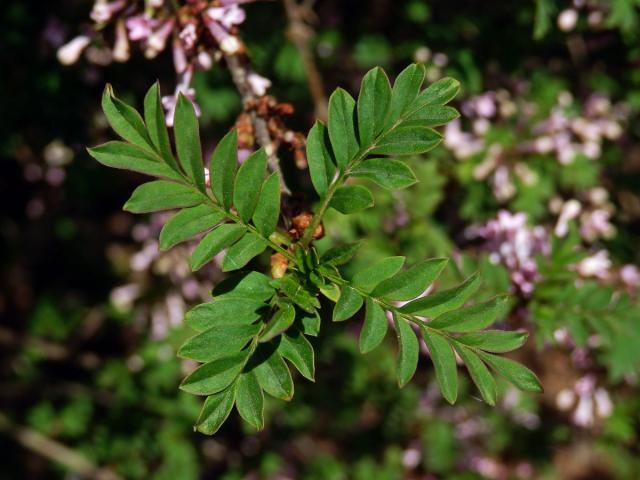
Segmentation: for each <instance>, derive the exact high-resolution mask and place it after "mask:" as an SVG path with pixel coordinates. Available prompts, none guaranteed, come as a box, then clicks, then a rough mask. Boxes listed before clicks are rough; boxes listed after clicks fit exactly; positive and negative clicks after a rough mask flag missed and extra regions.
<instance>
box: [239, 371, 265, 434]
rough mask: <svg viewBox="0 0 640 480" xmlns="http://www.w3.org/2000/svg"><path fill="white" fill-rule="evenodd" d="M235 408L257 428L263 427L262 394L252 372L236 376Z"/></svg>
mask: <svg viewBox="0 0 640 480" xmlns="http://www.w3.org/2000/svg"><path fill="white" fill-rule="evenodd" d="M237 390H238V392H237V393H236V408H237V409H238V413H239V414H240V416H241V417H242V418H243V419H244V420H245V421H246V422H247V423H249V424H250V425H252V426H254V427H255V428H257V429H258V430H261V429H263V428H264V395H263V394H262V388H260V384H259V383H258V379H257V378H256V375H255V373H254V372H245V373H243V374H242V375H240V378H238V385H237Z"/></svg>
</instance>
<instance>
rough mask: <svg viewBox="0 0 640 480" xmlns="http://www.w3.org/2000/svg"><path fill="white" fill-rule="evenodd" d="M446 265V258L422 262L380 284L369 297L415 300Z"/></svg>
mask: <svg viewBox="0 0 640 480" xmlns="http://www.w3.org/2000/svg"><path fill="white" fill-rule="evenodd" d="M446 264H447V259H446V258H432V259H430V260H424V261H423V262H420V263H418V264H417V265H414V266H413V267H411V268H409V269H408V270H404V271H402V272H400V273H398V274H397V275H395V276H393V277H391V278H389V279H387V280H385V281H383V282H382V283H380V284H379V285H378V286H377V287H376V288H374V289H373V291H372V292H371V296H373V297H384V298H390V299H391V300H396V301H406V300H411V299H413V298H416V297H417V296H418V295H420V294H421V293H423V292H424V291H425V290H426V289H427V287H428V286H429V285H431V283H432V282H433V281H434V280H435V279H436V278H438V276H439V275H440V273H441V272H442V270H443V269H444V267H445V265H446Z"/></svg>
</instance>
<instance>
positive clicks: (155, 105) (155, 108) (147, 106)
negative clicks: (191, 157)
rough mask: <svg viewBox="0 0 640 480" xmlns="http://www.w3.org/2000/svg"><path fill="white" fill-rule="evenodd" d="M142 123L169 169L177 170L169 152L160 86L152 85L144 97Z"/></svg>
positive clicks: (157, 84) (169, 146)
mask: <svg viewBox="0 0 640 480" xmlns="http://www.w3.org/2000/svg"><path fill="white" fill-rule="evenodd" d="M144 121H145V123H146V124H147V132H148V134H149V138H151V141H152V142H153V145H154V146H155V147H156V150H157V151H158V152H159V153H160V156H161V157H162V158H163V159H164V161H165V162H166V163H167V165H169V166H170V167H171V168H173V169H175V170H177V169H178V165H177V164H176V161H175V159H174V158H173V153H172V152H171V142H170V141H169V133H168V132H167V125H166V123H165V116H164V108H162V100H161V98H160V84H159V83H158V82H156V83H154V84H153V85H152V86H151V88H150V89H149V91H148V92H147V94H146V95H145V97H144Z"/></svg>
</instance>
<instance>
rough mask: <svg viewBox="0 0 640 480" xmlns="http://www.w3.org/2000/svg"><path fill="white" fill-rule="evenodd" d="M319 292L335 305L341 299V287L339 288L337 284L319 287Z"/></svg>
mask: <svg viewBox="0 0 640 480" xmlns="http://www.w3.org/2000/svg"><path fill="white" fill-rule="evenodd" d="M321 278H322V277H321ZM318 290H320V293H322V294H323V295H324V296H325V297H327V298H328V299H329V300H331V301H332V302H333V303H336V302H337V301H338V300H339V299H340V287H338V285H336V284H335V283H327V284H324V285H318Z"/></svg>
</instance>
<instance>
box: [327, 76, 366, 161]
mask: <svg viewBox="0 0 640 480" xmlns="http://www.w3.org/2000/svg"><path fill="white" fill-rule="evenodd" d="M355 108H356V102H355V100H354V99H353V98H352V97H351V95H349V94H348V93H347V92H346V91H344V90H343V89H341V88H338V89H336V91H335V92H333V94H332V95H331V98H329V138H330V139H331V145H332V147H333V153H334V155H335V157H336V162H337V163H338V166H339V167H340V168H342V169H344V168H345V167H346V166H347V164H348V163H349V162H350V161H351V159H352V158H353V157H354V156H355V154H356V153H358V150H359V149H360V146H359V145H358V139H357V137H356V132H355V124H354V120H355V118H354V116H355V115H354V114H355Z"/></svg>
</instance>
